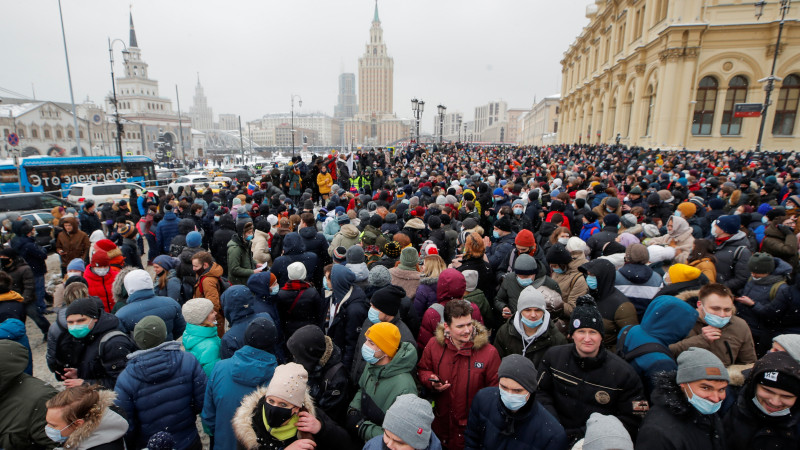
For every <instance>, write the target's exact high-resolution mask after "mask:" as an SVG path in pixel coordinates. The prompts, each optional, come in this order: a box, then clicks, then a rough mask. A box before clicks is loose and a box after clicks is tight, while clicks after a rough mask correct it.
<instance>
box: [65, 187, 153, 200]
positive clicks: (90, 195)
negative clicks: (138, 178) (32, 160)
mask: <svg viewBox="0 0 800 450" xmlns="http://www.w3.org/2000/svg"><path fill="white" fill-rule="evenodd" d="M131 189H136V190H137V191H138V193H139V195H144V194H146V192H147V190H146V189H145V188H143V187H141V186H140V185H138V184H133V183H122V182H108V183H76V184H73V185H72V187H70V189H69V195H67V200H69V201H71V202H73V203H75V204H77V205H83V203H84V202H85V201H87V200H91V201H93V202H94V203H95V204H97V205H99V204H101V203H106V202H108V201H113V202H118V201H120V200H122V199H127V198H128V197H130V192H131Z"/></svg>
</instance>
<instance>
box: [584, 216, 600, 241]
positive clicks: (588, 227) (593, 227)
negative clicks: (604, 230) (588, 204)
mask: <svg viewBox="0 0 800 450" xmlns="http://www.w3.org/2000/svg"><path fill="white" fill-rule="evenodd" d="M598 231H600V222H598V221H596V220H595V221H594V222H592V223H585V224H583V228H581V233H580V235H579V237H580V238H581V240H582V241H583V242H586V241H588V240H589V238H590V237H592V235H593V234H595V233H597V232H598Z"/></svg>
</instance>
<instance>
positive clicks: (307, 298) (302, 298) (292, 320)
mask: <svg viewBox="0 0 800 450" xmlns="http://www.w3.org/2000/svg"><path fill="white" fill-rule="evenodd" d="M277 297H278V298H277V302H276V303H277V306H278V313H279V314H280V316H281V328H282V329H283V333H284V336H285V337H286V339H289V338H290V337H291V336H292V334H294V332H295V331H297V330H298V329H299V328H302V327H304V326H306V325H316V326H318V327H322V324H323V321H324V317H325V307H326V306H327V303H325V302H324V301H323V299H322V297H321V296H320V295H319V292H317V290H316V289H314V287H313V286H311V285H310V284H308V283H307V282H305V281H289V282H287V283H286V284H284V285H283V287H282V288H281V290H280V291H278V295H277Z"/></svg>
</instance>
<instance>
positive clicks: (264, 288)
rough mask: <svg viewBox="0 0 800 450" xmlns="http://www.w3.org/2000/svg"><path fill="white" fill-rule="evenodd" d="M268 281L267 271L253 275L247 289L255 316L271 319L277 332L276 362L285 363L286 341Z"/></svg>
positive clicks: (274, 297)
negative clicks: (265, 316)
mask: <svg viewBox="0 0 800 450" xmlns="http://www.w3.org/2000/svg"><path fill="white" fill-rule="evenodd" d="M269 279H270V271H269V270H266V271H264V272H259V273H254V274H253V275H251V276H250V278H248V279H247V287H248V288H250V291H251V292H252V293H253V295H254V296H255V299H256V301H255V302H253V310H254V311H255V312H256V314H262V313H263V314H267V315H269V318H270V319H272V323H273V324H275V328H276V329H277V330H278V340H277V341H276V344H275V356H277V357H278V361H280V362H282V361H286V358H285V356H286V354H285V352H284V351H283V349H284V347H285V345H284V344H285V342H286V339H285V337H284V335H283V329H282V328H281V316H280V313H278V308H277V307H276V306H275V299H276V298H277V296H273V295H272V293H271V292H270V286H269ZM251 320H252V319H251ZM248 323H249V322H248Z"/></svg>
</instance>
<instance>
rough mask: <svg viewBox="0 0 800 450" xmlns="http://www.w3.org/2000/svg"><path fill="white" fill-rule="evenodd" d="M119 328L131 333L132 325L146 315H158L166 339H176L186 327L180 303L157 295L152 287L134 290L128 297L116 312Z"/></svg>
mask: <svg viewBox="0 0 800 450" xmlns="http://www.w3.org/2000/svg"><path fill="white" fill-rule="evenodd" d="M116 316H117V318H118V319H119V329H120V330H121V331H122V332H123V333H127V334H131V335H132V334H133V327H135V326H136V324H137V323H139V321H140V320H142V319H143V318H144V317H146V316H158V317H160V318H161V320H163V321H164V323H165V324H166V325H167V340H168V341H171V340H174V339H178V338H179V337H181V335H183V330H185V329H186V321H185V320H184V319H183V312H182V311H181V305H179V304H178V302H176V301H175V300H174V299H171V298H169V297H158V296H156V294H155V293H154V292H153V290H152V289H142V290H141V291H136V292H134V293H133V294H131V295H130V297H128V302H127V304H126V305H125V306H123V307H122V308H120V309H119V311H117V313H116Z"/></svg>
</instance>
